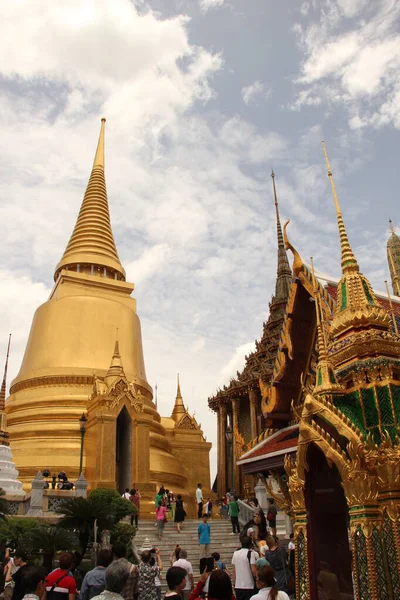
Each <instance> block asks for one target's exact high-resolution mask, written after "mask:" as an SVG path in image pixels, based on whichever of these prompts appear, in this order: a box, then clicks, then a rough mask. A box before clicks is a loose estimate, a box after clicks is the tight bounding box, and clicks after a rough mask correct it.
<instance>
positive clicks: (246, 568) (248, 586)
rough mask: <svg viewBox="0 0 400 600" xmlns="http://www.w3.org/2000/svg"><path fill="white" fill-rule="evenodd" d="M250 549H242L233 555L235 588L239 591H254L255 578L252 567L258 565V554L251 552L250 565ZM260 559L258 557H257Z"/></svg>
mask: <svg viewBox="0 0 400 600" xmlns="http://www.w3.org/2000/svg"><path fill="white" fill-rule="evenodd" d="M248 552H249V549H248V548H240V550H236V552H234V553H233V557H232V564H233V565H234V567H235V588H238V589H239V590H252V589H253V588H254V584H255V581H254V577H253V573H252V571H251V567H250V565H255V564H256V553H255V552H254V550H251V551H250V552H251V554H250V564H249V561H248V560H247V553H248ZM257 558H258V557H257Z"/></svg>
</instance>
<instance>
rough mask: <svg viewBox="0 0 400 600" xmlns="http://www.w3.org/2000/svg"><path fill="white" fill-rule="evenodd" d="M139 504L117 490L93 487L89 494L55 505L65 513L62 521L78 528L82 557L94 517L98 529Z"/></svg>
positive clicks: (68, 525)
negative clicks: (122, 496)
mask: <svg viewBox="0 0 400 600" xmlns="http://www.w3.org/2000/svg"><path fill="white" fill-rule="evenodd" d="M135 509H136V507H135V506H134V505H133V504H132V502H130V501H129V500H126V499H125V498H121V496H120V495H119V493H118V492H116V491H115V490H112V489H108V488H104V489H103V488H99V489H96V490H93V491H92V492H91V493H90V494H89V496H88V498H87V499H86V498H68V499H66V500H65V501H64V502H63V503H62V504H60V505H59V506H58V507H57V508H56V512H57V513H58V514H60V515H63V516H62V519H61V521H60V525H61V526H63V527H65V528H67V529H70V530H77V531H78V539H79V544H80V553H81V557H83V556H84V554H85V552H86V549H87V546H88V543H89V539H90V534H91V533H92V531H93V526H94V523H95V521H97V527H98V528H99V532H101V531H102V530H103V529H112V527H113V526H114V525H116V524H117V523H118V522H119V521H120V520H121V519H123V518H124V517H126V516H127V515H129V514H132V513H134V512H135Z"/></svg>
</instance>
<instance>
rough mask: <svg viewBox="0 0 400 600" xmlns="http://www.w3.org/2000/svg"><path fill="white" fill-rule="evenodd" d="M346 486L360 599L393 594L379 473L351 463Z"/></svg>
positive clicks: (383, 598)
mask: <svg viewBox="0 0 400 600" xmlns="http://www.w3.org/2000/svg"><path fill="white" fill-rule="evenodd" d="M343 488H344V492H345V495H346V500H347V504H348V507H349V517H350V540H351V550H352V568H353V580H354V591H355V596H356V599H357V600H387V599H388V598H391V595H390V586H389V585H388V573H387V564H386V558H385V552H384V548H383V542H382V536H381V526H382V516H381V511H380V508H379V506H378V485H377V478H376V477H375V475H373V474H371V473H369V472H368V471H366V470H364V469H363V468H360V464H359V462H358V461H356V460H354V461H353V462H352V463H350V466H349V468H348V471H347V475H346V477H345V478H344V481H343Z"/></svg>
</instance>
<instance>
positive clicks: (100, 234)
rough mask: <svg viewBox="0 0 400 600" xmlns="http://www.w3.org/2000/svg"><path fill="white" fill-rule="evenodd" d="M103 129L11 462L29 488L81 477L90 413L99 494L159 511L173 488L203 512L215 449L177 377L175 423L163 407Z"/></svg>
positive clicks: (31, 360) (35, 348)
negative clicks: (114, 220) (127, 495)
mask: <svg viewBox="0 0 400 600" xmlns="http://www.w3.org/2000/svg"><path fill="white" fill-rule="evenodd" d="M104 127H105V119H102V123H101V131H100V138H99V142H98V146H97V151H96V155H95V159H94V163H93V168H92V173H91V175H90V179H89V183H88V186H87V189H86V193H85V196H84V199H83V202H82V206H81V209H80V211H79V215H78V219H77V222H76V225H75V228H74V230H73V233H72V236H71V239H70V240H69V242H68V245H67V248H66V250H65V252H64V254H63V256H62V258H61V260H60V262H59V263H58V265H57V266H56V269H55V274H54V280H55V285H54V288H53V290H52V292H51V294H50V297H49V299H48V301H47V302H45V303H44V304H42V306H40V307H39V308H38V309H37V311H36V313H35V315H34V318H33V322H32V327H31V331H30V335H29V339H28V343H27V346H26V349H25V355H24V358H23V361H22V365H21V368H20V371H19V373H18V375H17V377H16V378H15V379H14V381H13V382H12V384H11V388H10V397H9V398H8V401H7V407H6V412H7V424H8V431H9V435H10V442H11V447H12V451H13V456H14V460H15V463H16V465H17V468H18V469H19V473H20V479H21V481H22V482H23V483H24V487H25V488H28V487H29V484H30V482H31V481H32V479H33V477H34V476H35V475H36V473H37V471H38V469H39V470H42V469H45V468H47V469H50V471H51V472H52V473H53V472H58V471H60V470H63V471H66V472H67V474H68V476H69V478H70V479H71V480H72V481H73V480H74V479H75V478H77V477H78V475H79V461H80V443H81V434H80V428H79V417H80V416H81V414H82V412H84V413H86V416H87V419H88V421H87V430H86V435H85V438H84V453H83V472H84V474H85V476H86V478H87V480H88V482H89V487H90V488H95V487H116V488H117V489H119V490H122V489H123V488H125V487H129V488H130V487H131V486H132V485H134V486H136V487H138V488H139V489H140V490H141V492H142V496H143V497H144V500H145V501H144V502H143V503H142V504H143V509H144V512H150V510H151V502H152V501H153V499H154V494H155V491H156V488H157V487H158V486H159V485H161V484H164V486H165V487H166V488H169V489H172V490H173V491H174V493H175V494H178V493H181V494H182V495H183V496H184V498H185V499H186V500H187V501H188V503H189V505H190V506H193V509H194V503H195V499H194V491H195V488H196V485H197V483H198V482H199V481H201V482H202V483H203V485H204V488H205V490H208V489H209V487H210V470H209V451H210V448H211V444H210V443H207V442H206V440H205V438H204V436H203V432H202V430H201V426H200V425H199V424H198V423H197V422H196V420H195V418H194V417H193V416H191V415H190V414H189V413H188V411H187V410H186V408H185V406H184V404H183V400H182V396H181V392H180V386H179V381H178V392H177V398H176V402H175V406H174V409H173V412H172V415H171V417H170V418H163V417H161V416H160V415H159V413H158V411H157V407H156V405H155V404H154V403H153V392H152V388H151V387H150V385H149V384H148V383H147V380H146V372H145V366H144V359H143V349H142V337H141V328H140V321H139V317H138V316H137V314H136V301H135V300H134V298H132V297H131V293H132V291H133V289H134V285H133V284H132V283H128V282H127V281H125V271H124V268H123V267H122V265H121V262H120V260H119V257H118V252H117V249H116V246H115V242H114V237H113V233H112V229H111V224H110V214H109V208H108V200H107V191H106V182H105V177H104ZM189 465H190V468H188V466H189ZM146 499H147V503H146ZM146 507H147V509H146ZM142 512H143V511H142Z"/></svg>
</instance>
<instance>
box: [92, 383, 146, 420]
mask: <svg viewBox="0 0 400 600" xmlns="http://www.w3.org/2000/svg"><path fill="white" fill-rule="evenodd" d="M125 397H126V398H127V399H128V402H129V404H130V405H131V407H132V408H133V409H134V410H135V411H136V412H138V413H142V412H143V410H144V409H143V395H142V393H141V392H140V390H139V389H137V388H136V386H135V385H134V384H133V383H130V382H129V381H128V380H127V379H126V377H125V376H122V377H120V378H118V379H116V380H115V381H114V382H113V383H112V384H111V385H110V386H107V384H106V383H105V382H104V380H101V379H100V378H98V377H95V381H94V384H93V393H92V396H91V400H93V401H95V400H97V401H98V404H103V405H105V406H106V407H107V409H109V410H114V409H115V408H116V407H117V406H119V404H120V403H121V401H123V399H124V398H125Z"/></svg>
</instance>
